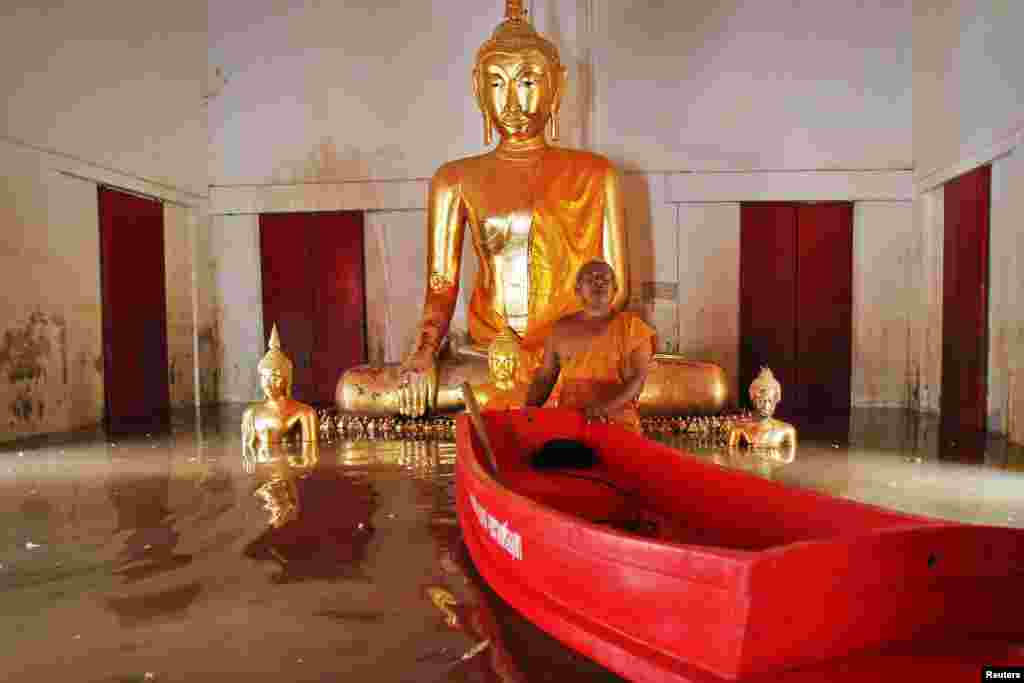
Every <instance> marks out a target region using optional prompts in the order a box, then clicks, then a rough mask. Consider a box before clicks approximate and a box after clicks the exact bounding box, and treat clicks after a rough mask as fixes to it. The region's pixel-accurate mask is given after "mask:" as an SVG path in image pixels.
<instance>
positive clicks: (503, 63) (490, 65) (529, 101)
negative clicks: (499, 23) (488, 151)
mask: <svg viewBox="0 0 1024 683" xmlns="http://www.w3.org/2000/svg"><path fill="white" fill-rule="evenodd" d="M473 80H474V88H475V90H476V94H477V100H478V101H479V103H480V108H481V109H482V110H483V111H484V113H485V114H487V115H488V116H489V117H490V119H491V121H493V122H494V125H495V126H496V127H497V128H498V133H499V134H500V135H501V137H502V138H503V139H507V138H512V139H521V140H526V139H529V138H532V137H535V136H537V135H543V133H544V125H545V124H546V123H547V122H548V119H549V118H550V117H551V112H552V110H553V109H554V108H556V107H557V103H558V93H559V89H560V86H561V71H560V70H558V69H553V68H551V66H550V64H549V62H548V59H547V57H545V56H544V55H543V54H541V53H540V52H539V51H537V50H527V51H525V52H522V53H494V54H491V55H488V56H487V57H485V58H484V60H483V61H482V62H481V64H480V66H479V67H478V69H477V71H476V72H475V73H474V79H473Z"/></svg>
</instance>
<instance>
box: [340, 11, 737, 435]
mask: <svg viewBox="0 0 1024 683" xmlns="http://www.w3.org/2000/svg"><path fill="white" fill-rule="evenodd" d="M565 82H566V68H565V66H564V65H563V64H562V61H561V59H560V57H559V54H558V49H557V48H556V47H555V45H554V44H553V43H551V42H550V41H548V40H547V39H545V38H544V37H542V36H541V35H540V34H538V33H537V32H536V31H535V30H534V28H533V26H531V24H530V22H529V20H528V19H527V17H526V12H525V10H524V9H523V3H522V1H521V0H507V1H506V8H505V20H504V21H503V22H502V23H501V24H499V25H498V27H497V29H495V31H494V34H493V35H492V36H491V38H490V39H489V40H487V41H485V42H484V43H483V45H482V46H481V47H480V49H479V51H478V52H477V55H476V63H475V66H474V68H473V91H474V94H475V97H476V102H477V105H478V106H479V107H480V111H481V114H482V115H483V130H484V144H485V145H490V144H491V143H492V139H493V134H494V130H495V129H496V130H497V132H498V137H499V141H498V144H497V146H496V147H495V148H494V149H492V150H491V151H489V152H486V153H485V154H481V155H479V156H473V157H468V158H464V159H458V160H455V161H451V162H448V163H446V164H444V165H443V166H441V168H440V169H438V170H437V172H436V173H435V174H434V177H433V178H432V180H431V182H430V190H429V195H428V202H427V264H426V265H427V268H426V275H427V277H426V282H427V287H426V296H425V300H424V304H423V313H422V317H421V319H420V324H419V330H418V333H417V335H416V339H415V342H414V346H413V349H412V351H411V352H410V353H409V355H408V356H407V357H406V358H405V360H404V361H403V362H402V363H401V364H400V365H391V366H385V367H383V368H381V367H371V366H359V367H356V368H352V369H349V370H348V371H346V372H345V374H344V375H343V376H342V377H341V378H340V379H339V381H338V385H337V389H336V392H335V400H336V402H337V405H338V408H339V409H340V410H341V412H347V413H357V414H366V415H388V414H391V415H393V414H396V413H397V414H402V415H406V416H413V417H419V416H421V415H424V414H426V413H428V412H446V411H454V410H458V409H461V408H462V407H463V405H464V404H463V399H462V392H461V389H460V387H461V386H462V384H463V383H464V382H468V383H469V384H470V385H471V386H472V387H473V388H474V389H476V387H477V386H479V385H481V384H485V383H487V382H488V381H489V378H488V364H487V362H486V360H487V350H488V347H489V346H490V345H491V343H492V342H493V341H494V340H495V338H496V337H498V335H499V334H501V333H502V332H503V331H504V330H506V329H508V328H511V329H512V330H513V331H514V332H515V333H516V335H517V336H518V337H519V340H520V344H519V350H518V352H517V353H518V360H517V361H516V381H517V383H518V384H522V385H525V386H528V385H529V383H530V379H531V377H532V375H533V372H534V370H536V368H537V367H538V366H539V364H540V361H541V358H542V355H543V348H544V340H545V339H546V338H547V336H548V333H549V332H550V330H551V328H552V326H553V325H554V323H555V321H557V320H559V319H560V318H562V317H564V316H566V315H569V314H572V313H575V312H577V311H579V310H580V303H579V301H578V299H577V298H576V294H575V282H576V273H577V271H579V269H580V268H581V267H582V266H583V264H585V263H587V262H589V261H592V260H594V259H600V260H603V261H605V262H607V263H608V264H609V265H611V267H612V269H613V270H614V272H615V276H616V278H617V279H618V281H619V282H620V283H622V286H621V287H620V288H619V291H618V292H617V293H616V295H615V297H614V300H613V301H612V302H611V303H612V309H613V310H615V311H618V310H621V309H622V308H623V306H624V305H625V304H626V302H628V301H629V282H630V276H629V260H628V250H627V243H626V228H625V212H624V202H623V197H622V190H621V188H620V185H619V178H618V174H617V173H616V171H615V169H614V167H613V166H612V164H611V162H609V161H608V159H606V158H604V157H602V156H599V155H596V154H592V153H589V152H584V151H581V150H572V149H565V148H561V147H555V146H552V145H550V144H549V143H548V136H549V135H550V138H551V140H553V141H557V140H558V136H559V111H560V108H561V102H562V94H563V92H564V90H565ZM467 232H468V234H469V237H470V239H471V240H472V242H473V248H474V251H475V252H476V255H477V259H478V260H479V265H480V268H479V274H478V276H477V279H476V284H475V286H474V288H473V291H472V293H471V297H470V301H469V306H468V309H467V316H468V323H469V325H468V326H469V345H468V347H467V348H465V349H463V350H461V351H459V352H458V353H455V354H449V356H448V357H442V355H441V351H442V347H443V344H444V342H445V340H446V338H447V336H448V334H449V327H450V324H451V320H452V315H453V313H454V311H455V304H456V299H457V297H458V293H459V275H460V272H461V266H462V264H461V259H462V245H463V241H464V240H465V238H466V234H467ZM657 363H658V356H656V357H655V364H657ZM727 387H728V383H727V380H726V378H725V374H724V372H722V370H721V368H720V367H718V366H717V365H714V364H712V363H694V362H689V363H685V362H680V363H677V362H669V363H663V364H662V366H661V367H660V368H655V369H652V372H651V373H650V376H649V379H648V382H647V387H646V389H645V392H644V393H643V394H642V395H641V397H640V406H641V410H643V409H644V408H645V399H646V402H647V404H648V407H650V406H651V405H653V408H654V410H653V412H658V411H659V409H660V410H661V411H662V412H677V411H680V410H696V411H698V412H716V411H718V410H720V409H721V408H722V407H723V406H724V405H725V402H726V400H727V398H728V389H727Z"/></svg>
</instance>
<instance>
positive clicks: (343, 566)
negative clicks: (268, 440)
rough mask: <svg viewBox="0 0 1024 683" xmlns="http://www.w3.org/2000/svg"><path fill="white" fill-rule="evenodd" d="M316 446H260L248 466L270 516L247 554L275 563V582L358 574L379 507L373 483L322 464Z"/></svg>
mask: <svg viewBox="0 0 1024 683" xmlns="http://www.w3.org/2000/svg"><path fill="white" fill-rule="evenodd" d="M319 464H320V457H319V451H318V449H317V448H316V444H309V443H306V444H302V446H301V447H298V446H295V447H293V446H287V445H274V446H267V445H264V446H261V448H260V452H259V454H258V456H257V457H256V458H254V459H253V460H251V461H247V462H246V469H247V471H248V472H250V473H251V474H252V476H253V477H254V478H255V479H256V482H257V483H258V485H257V486H256V487H255V490H254V491H253V495H254V496H255V497H256V498H258V499H260V500H261V501H262V502H263V508H264V510H266V511H267V512H268V514H269V517H268V520H267V524H268V528H267V529H266V530H265V531H264V532H263V533H261V534H260V535H259V536H258V537H257V538H255V539H253V540H252V541H250V542H249V543H248V544H247V545H246V546H245V550H244V553H245V555H246V556H247V557H250V558H253V559H255V560H260V561H271V562H274V563H276V564H277V565H278V568H279V569H278V571H277V572H275V573H274V574H273V575H272V576H271V580H272V581H273V582H275V583H287V582H293V581H302V580H307V579H335V578H340V577H348V578H352V577H360V576H362V574H360V573H359V571H358V569H359V564H360V563H361V562H362V561H363V560H364V559H365V556H366V548H367V544H368V543H369V542H370V538H371V537H372V535H373V526H372V523H371V519H372V517H373V514H374V511H375V510H376V507H377V500H376V495H375V492H374V490H373V486H372V484H371V483H370V482H369V481H368V480H367V478H366V477H365V476H364V475H360V474H358V473H356V474H355V475H354V476H353V475H351V474H347V473H346V472H345V471H344V470H342V469H341V468H338V467H333V466H318V465H319Z"/></svg>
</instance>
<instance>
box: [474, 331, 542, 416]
mask: <svg viewBox="0 0 1024 683" xmlns="http://www.w3.org/2000/svg"><path fill="white" fill-rule="evenodd" d="M519 352H520V346H519V335H517V334H516V333H515V331H514V330H513V329H512V328H510V327H506V328H505V330H504V331H503V332H502V333H501V334H499V335H498V336H497V337H495V338H494V341H493V342H491V345H490V346H489V347H488V348H487V366H488V368H489V369H490V372H491V374H490V380H491V381H490V382H487V383H486V384H481V385H479V386H477V387H476V388H475V390H474V395H475V396H476V398H477V401H479V402H480V404H481V405H482V406H484V407H486V408H488V409H490V410H503V409H506V408H522V407H523V406H524V405H526V393H527V390H528V389H529V385H526V384H522V383H520V382H519V381H517V378H516V375H517V370H518V368H519Z"/></svg>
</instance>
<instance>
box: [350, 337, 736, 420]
mask: <svg viewBox="0 0 1024 683" xmlns="http://www.w3.org/2000/svg"><path fill="white" fill-rule="evenodd" d="M456 355H457V362H447V363H446V362H444V361H443V360H442V362H440V363H439V364H438V367H439V369H438V381H437V384H438V390H437V400H436V405H435V409H434V411H433V412H434V413H441V414H445V413H453V412H458V411H461V410H464V409H465V403H464V402H463V400H462V391H461V389H460V388H459V387H460V386H461V384H462V383H463V382H469V383H470V384H471V385H472V386H473V388H474V391H476V390H477V387H481V388H482V390H481V391H478V392H477V394H478V396H480V397H483V398H482V400H481V403H482V404H484V405H483V407H484V408H487V407H491V408H494V407H499V408H510V407H518V406H515V405H514V402H515V401H514V397H515V393H514V392H515V390H513V394H512V396H511V399H512V400H509V395H508V394H505V393H502V392H494V391H492V390H491V389H490V388H489V387H491V386H493V381H492V377H491V374H490V371H489V367H488V360H487V352H486V351H485V350H482V349H473V348H472V347H471V348H466V349H460V350H459V351H457V352H456ZM453 360H454V359H453ZM399 371H400V367H399V365H398V364H393V365H385V366H371V365H359V366H356V367H354V368H350V369H349V370H348V371H346V372H345V373H344V374H343V375H342V377H341V379H340V380H339V381H338V386H337V390H336V392H335V401H336V405H337V406H338V410H339V411H340V412H341V413H345V414H351V415H361V416H367V417H384V416H390V415H398V414H399V392H398V391H397V390H396V389H395V387H397V386H398V385H399ZM494 394H498V395H499V405H493V404H491V403H490V399H491V396H493V395H494ZM523 396H524V397H525V394H523ZM728 403H729V380H728V377H727V376H726V374H725V371H724V370H723V369H722V368H721V367H720V366H718V365H716V364H714V363H706V362H701V361H693V360H686V359H685V358H683V357H682V356H678V355H674V354H667V353H658V354H655V355H654V362H653V364H652V365H651V369H650V371H649V373H648V375H647V381H646V382H645V384H644V389H643V391H642V392H641V394H640V414H641V415H642V416H658V415H717V414H719V413H721V412H722V411H723V410H725V408H726V407H727V406H728Z"/></svg>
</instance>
